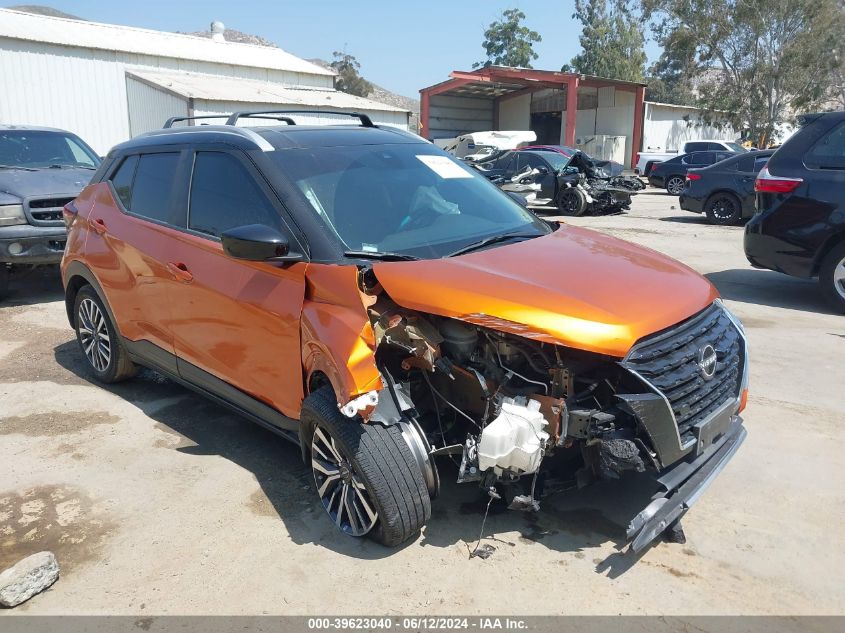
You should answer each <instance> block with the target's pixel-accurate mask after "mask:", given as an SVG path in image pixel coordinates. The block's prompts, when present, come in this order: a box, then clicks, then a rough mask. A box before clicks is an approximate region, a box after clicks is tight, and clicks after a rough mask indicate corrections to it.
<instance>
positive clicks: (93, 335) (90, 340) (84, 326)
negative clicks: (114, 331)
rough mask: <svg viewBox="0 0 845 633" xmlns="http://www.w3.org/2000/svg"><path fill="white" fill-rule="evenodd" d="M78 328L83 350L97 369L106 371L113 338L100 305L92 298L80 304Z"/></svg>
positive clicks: (109, 360)
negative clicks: (110, 335) (110, 336)
mask: <svg viewBox="0 0 845 633" xmlns="http://www.w3.org/2000/svg"><path fill="white" fill-rule="evenodd" d="M76 316H77V324H78V325H77V328H78V331H79V342H80V343H81V345H82V351H84V352H85V356H87V357H88V361H89V362H90V363H91V365H92V366H93V367H94V369H96V370H97V371H100V372H102V371H105V370H106V369H107V368H108V366H109V363H110V362H111V338H109V329H108V325H107V323H106V317H105V315H104V314H103V312H102V310H100V307H99V306H98V305H97V304H96V303H94V301H93V300H91V299H87V298H86V299H83V300H82V301H81V302H80V304H79V314H77V315H76Z"/></svg>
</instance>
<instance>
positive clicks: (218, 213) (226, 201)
mask: <svg viewBox="0 0 845 633" xmlns="http://www.w3.org/2000/svg"><path fill="white" fill-rule="evenodd" d="M247 224H264V225H267V226H272V227H274V228H278V227H279V225H280V218H279V214H278V212H277V211H276V210H275V209H274V208H273V205H272V204H270V201H269V200H267V197H266V196H265V195H264V193H263V192H262V190H261V187H259V186H258V183H256V182H255V180H254V179H253V177H252V175H251V174H250V173H249V171H247V169H246V167H244V166H243V165H242V164H241V162H240V161H239V160H237V159H236V158H235V157H234V156H232V155H230V154H225V153H223V152H197V155H196V160H195V162H194V175H193V178H192V180H191V202H190V208H189V212H188V226H189V227H190V228H191V229H192V230H194V231H199V232H200V233H206V234H208V235H213V236H215V237H219V236H220V235H221V234H222V233H224V232H225V231H227V230H229V229H232V228H235V227H238V226H245V225H247Z"/></svg>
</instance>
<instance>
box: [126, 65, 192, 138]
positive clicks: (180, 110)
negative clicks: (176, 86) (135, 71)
mask: <svg viewBox="0 0 845 633" xmlns="http://www.w3.org/2000/svg"><path fill="white" fill-rule="evenodd" d="M126 97H127V101H128V104H129V133H130V134H131V135H132V136H138V135H139V134H142V133H144V132H149V131H150V130H158V129H160V128H161V126H162V125H164V122H165V121H166V120H167V119H169V118H170V117H172V116H187V115H188V100H187V99H185V98H184V97H179V96H177V95H173V94H170V93H169V92H165V91H164V90H160V89H158V88H155V87H153V86H150V85H148V84H145V83H144V82H142V81H138V80H137V79H134V78H132V77H126Z"/></svg>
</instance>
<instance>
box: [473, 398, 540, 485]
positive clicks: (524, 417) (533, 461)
mask: <svg viewBox="0 0 845 633" xmlns="http://www.w3.org/2000/svg"><path fill="white" fill-rule="evenodd" d="M546 425H547V422H546V418H545V417H543V414H542V413H540V403H539V402H537V401H536V400H529V401H528V404H527V405H525V406H523V405H521V404H517V403H516V402H515V401H514V400H513V399H511V398H507V399H506V400H505V401H504V402H503V403H502V412H501V413H500V414H499V416H498V417H497V418H496V419H495V420H493V421H492V422H491V423H490V424H488V425H487V426H486V427H484V430H483V431H482V432H481V441H480V442H479V444H478V467H479V470H481V471H482V472H484V471H485V470H487V469H488V468H492V469H493V470H494V472H495V473H496V474H497V475H501V474H502V471H504V470H511V471H514V472H518V473H533V472H536V470H537V469H538V468H539V467H540V461H541V460H542V457H543V453H542V450H543V448H544V447H545V445H546V442H547V441H548V439H549V434H548V433H546V432H545V431H544V430H543V427H545V426H546Z"/></svg>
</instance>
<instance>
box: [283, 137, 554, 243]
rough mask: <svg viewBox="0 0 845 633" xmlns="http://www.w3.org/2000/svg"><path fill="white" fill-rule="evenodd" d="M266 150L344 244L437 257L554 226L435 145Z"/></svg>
mask: <svg viewBox="0 0 845 633" xmlns="http://www.w3.org/2000/svg"><path fill="white" fill-rule="evenodd" d="M268 156H270V158H271V160H273V161H274V162H275V163H276V164H277V165H278V166H279V168H280V169H281V172H282V173H283V174H284V175H285V176H286V177H287V178H289V179H290V180H292V181H293V182H294V184H295V185H296V186H297V187H298V189H299V191H301V192H302V194H303V196H304V197H305V199H306V200H307V201H308V202H309V203H310V205H311V207H312V208H313V209H314V212H315V213H317V214H318V215H319V216H320V217H321V218H322V220H323V221H324V222H325V223H326V224H327V225H328V228H329V230H330V231H331V232H332V233H333V234H334V236H335V237H336V239H337V240H338V242H339V245H340V246H341V248H342V249H343V250H349V251H364V252H368V253H394V254H395V253H399V254H403V255H410V256H414V257H420V258H438V257H444V256H447V255H449V254H450V253H454V252H456V251H458V250H460V249H461V248H463V247H465V246H468V245H469V244H472V243H475V242H478V241H479V240H482V239H485V238H488V237H493V236H498V235H504V234H510V233H518V234H520V235H527V236H528V237H531V236H539V235H544V234H546V233H548V232H549V231H550V228H549V227H548V225H547V224H545V223H544V222H542V221H541V220H540V219H538V218H537V217H536V216H535V215H534V214H533V213H531V212H530V211H528V210H527V209H525V208H523V207H522V206H521V205H520V204H519V203H517V202H515V201H514V200H512V199H511V198H510V197H509V196H508V195H507V194H504V193H503V192H501V191H500V190H499V189H498V188H497V187H496V186H495V185H493V184H492V183H490V182H489V181H488V180H487V179H486V178H485V177H484V176H482V175H481V174H479V173H478V172H476V171H475V170H473V169H471V168H469V167H467V166H465V165H463V164H462V163H460V162H459V161H457V160H455V159H454V158H452V157H451V156H448V155H447V154H446V153H444V152H442V151H441V150H439V149H437V148H436V147H435V146H433V145H428V144H419V143H414V144H402V145H355V146H350V147H315V148H303V149H286V150H279V151H276V152H271V153H269V154H268Z"/></svg>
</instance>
